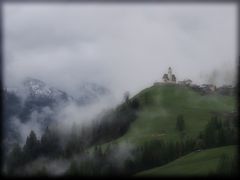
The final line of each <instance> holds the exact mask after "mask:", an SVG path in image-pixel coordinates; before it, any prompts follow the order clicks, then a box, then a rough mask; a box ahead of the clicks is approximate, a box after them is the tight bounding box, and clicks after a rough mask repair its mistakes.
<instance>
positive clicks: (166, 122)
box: [113, 84, 236, 144]
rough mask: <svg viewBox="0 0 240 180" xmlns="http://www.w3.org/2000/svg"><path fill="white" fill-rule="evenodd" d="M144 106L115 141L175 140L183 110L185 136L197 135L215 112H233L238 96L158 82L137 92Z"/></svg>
mask: <svg viewBox="0 0 240 180" xmlns="http://www.w3.org/2000/svg"><path fill="white" fill-rule="evenodd" d="M134 98H137V99H138V100H139V102H140V105H141V107H140V108H141V109H140V111H139V114H138V118H137V119H136V120H135V121H134V122H133V123H132V124H131V125H130V128H129V130H128V131H127V133H126V134H125V135H124V136H122V137H121V138H119V139H117V140H115V141H113V142H123V141H128V142H132V143H137V144H139V143H140V144H141V143H143V142H145V141H148V140H149V139H153V138H163V139H165V140H171V141H176V140H178V139H179V138H180V135H179V132H177V131H176V129H175V126H176V119H177V116H178V115H179V114H183V116H184V120H185V123H186V136H185V137H193V138H194V137H195V136H197V135H198V133H199V132H200V131H201V130H202V129H203V128H204V127H205V125H206V123H207V122H208V121H209V120H210V118H211V116H212V113H213V112H230V111H233V110H235V109H236V105H235V104H236V99H235V98H234V97H232V96H221V95H218V94H212V95H204V96H202V95H200V94H199V93H198V92H195V91H193V90H191V89H190V88H188V87H182V86H177V85H170V84H169V85H168V84H166V85H158V86H152V87H150V88H147V89H145V90H143V91H142V92H140V93H139V94H137V95H136V96H135V97H133V99H134Z"/></svg>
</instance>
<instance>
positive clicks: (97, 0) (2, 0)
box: [0, 0, 240, 178]
mask: <svg viewBox="0 0 240 180" xmlns="http://www.w3.org/2000/svg"><path fill="white" fill-rule="evenodd" d="M10 3H14V4H15V3H16V4H20V3H31V4H34V3H35V4H40V3H44V4H47V3H48V4H60V3H78V4H83V3H88V4H91V3H94V4H104V3H107V4H109V3H111V4H122V3H125V4H127V3H131V4H138V3H144V4H150V3H163V4H165V3H167V4H170V3H175V4H180V3H181V4H182V3H191V4H193V3H196V4H202V3H203V4H207V3H224V4H229V3H235V4H236V6H237V19H238V20H237V45H236V46H237V57H238V59H236V61H237V84H236V88H237V117H238V141H239V140H240V132H239V129H240V120H239V108H240V103H239V98H240V91H239V83H240V78H239V77H240V72H239V68H240V54H239V47H240V36H239V29H240V23H239V21H240V11H239V10H240V3H239V1H238V0H0V89H1V90H0V91H1V93H0V99H1V104H0V114H1V122H0V140H1V150H0V151H1V152H0V153H1V156H0V168H1V172H0V175H2V177H4V176H5V175H4V174H3V172H2V169H3V156H2V153H3V147H2V144H3V143H2V140H3V131H2V128H3V120H4V119H3V111H4V104H3V88H4V87H3V79H4V78H3V77H4V74H3V65H4V51H3V47H4V33H3V29H4V26H3V22H4V15H3V6H4V4H10ZM237 149H238V168H239V167H240V156H239V154H240V148H239V142H238V145H237ZM238 173H239V172H238ZM238 175H239V174H238ZM63 177H66V176H63ZM162 177H163V176H161V178H162ZM168 177H169V176H168ZM174 177H177V176H174ZM188 177H190V176H185V177H184V178H188ZM214 177H216V176H214ZM219 177H220V176H219ZM179 178H180V177H179ZM181 178H182V177H181ZM194 178H196V177H194Z"/></svg>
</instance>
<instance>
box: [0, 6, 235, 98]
mask: <svg viewBox="0 0 240 180" xmlns="http://www.w3.org/2000/svg"><path fill="white" fill-rule="evenodd" d="M4 38H5V39H4V43H5V45H4V50H5V58H4V60H5V61H4V62H5V64H4V71H5V83H6V85H7V86H11V87H14V86H17V85H18V83H19V82H20V81H21V80H23V79H24V78H25V77H34V78H39V79H41V80H43V81H45V82H47V83H50V84H52V85H54V86H57V87H59V88H61V89H63V90H66V91H68V92H70V93H76V89H77V87H78V85H79V84H80V83H82V82H83V81H90V82H96V83H99V84H103V85H104V86H106V87H108V88H109V89H111V90H112V92H113V93H115V94H116V96H117V97H122V94H123V93H124V92H125V91H130V93H131V94H132V95H133V94H135V93H137V92H138V91H139V90H141V89H143V88H145V87H148V86H151V85H152V84H153V83H154V82H155V81H161V80H162V76H163V73H165V72H167V69H168V67H169V66H171V67H172V69H173V73H174V74H175V75H176V77H177V80H183V79H185V78H190V79H192V80H193V82H195V83H203V82H206V81H207V80H208V77H211V74H213V77H211V78H212V79H211V78H210V79H211V80H212V81H214V82H216V83H217V84H221V83H223V82H224V83H228V82H230V81H232V77H233V74H234V73H235V70H236V68H235V66H236V62H237V46H236V44H237V6H236V5H235V4H230V3H228V4H220V3H218V4H210V3H207V4H205V5H204V4H183V3H182V4H173V3H172V4H161V3H159V4H153V3H150V4H146V3H145V4H129V3H128V4H106V3H104V4H86V3H85V4H81V3H80V4H73V3H71V4H24V3H22V4H5V5H4ZM219 72H221V74H220V75H219ZM209 75H210V76H209ZM214 75H215V76H216V75H217V76H216V77H218V78H217V79H214Z"/></svg>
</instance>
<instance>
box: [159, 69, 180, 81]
mask: <svg viewBox="0 0 240 180" xmlns="http://www.w3.org/2000/svg"><path fill="white" fill-rule="evenodd" d="M162 79H163V82H165V83H176V81H177V79H176V76H175V75H174V74H173V73H172V68H171V67H169V68H168V73H167V74H164V75H163V78H162Z"/></svg>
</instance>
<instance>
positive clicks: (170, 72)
mask: <svg viewBox="0 0 240 180" xmlns="http://www.w3.org/2000/svg"><path fill="white" fill-rule="evenodd" d="M168 80H169V81H172V80H173V78H172V68H171V67H169V68H168Z"/></svg>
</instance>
